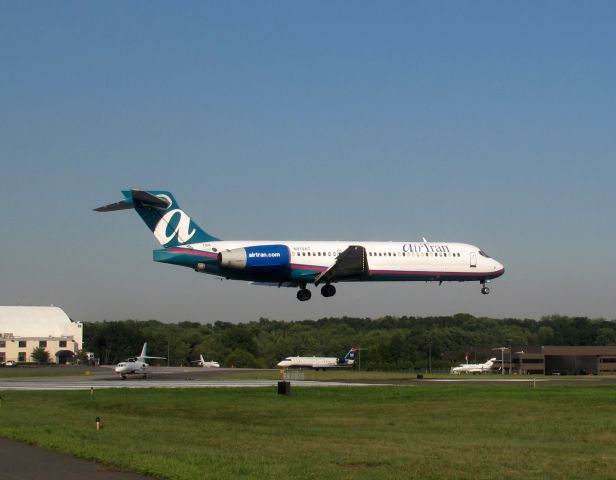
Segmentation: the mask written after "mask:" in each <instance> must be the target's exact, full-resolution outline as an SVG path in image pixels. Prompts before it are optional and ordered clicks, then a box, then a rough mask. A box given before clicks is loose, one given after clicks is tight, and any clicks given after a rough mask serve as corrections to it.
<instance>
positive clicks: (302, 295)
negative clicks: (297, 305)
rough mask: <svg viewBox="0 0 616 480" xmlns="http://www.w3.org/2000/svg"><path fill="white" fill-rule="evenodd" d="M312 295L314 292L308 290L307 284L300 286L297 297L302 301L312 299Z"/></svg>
mask: <svg viewBox="0 0 616 480" xmlns="http://www.w3.org/2000/svg"><path fill="white" fill-rule="evenodd" d="M310 297H312V293H310V290H308V289H307V288H306V286H305V285H304V286H302V288H300V289H299V290H298V292H297V299H298V300H299V301H300V302H305V301H307V300H310Z"/></svg>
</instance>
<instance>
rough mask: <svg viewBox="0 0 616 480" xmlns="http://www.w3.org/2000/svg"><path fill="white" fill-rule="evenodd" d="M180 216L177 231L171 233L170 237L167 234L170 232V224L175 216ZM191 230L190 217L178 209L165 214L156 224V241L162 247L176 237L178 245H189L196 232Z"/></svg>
mask: <svg viewBox="0 0 616 480" xmlns="http://www.w3.org/2000/svg"><path fill="white" fill-rule="evenodd" d="M176 215H179V216H180V219H179V220H178V223H177V225H176V226H175V229H174V230H173V231H172V232H171V234H170V235H168V234H167V231H168V230H169V228H168V227H169V224H170V223H171V221H172V219H173V217H174V216H176ZM189 230H190V217H189V216H188V215H187V214H186V212H184V211H182V210H180V209H179V208H176V209H174V210H171V211H169V212H167V213H165V214H164V215H163V216H162V217H161V219H160V221H159V222H158V223H157V224H156V228H155V229H154V236H155V237H156V240H158V241H159V242H160V243H161V245H167V244H168V243H169V242H171V240H173V239H174V238H175V237H176V235H177V238H176V242H177V243H188V241H189V240H190V239H191V238H192V237H193V235H194V234H195V232H196V230H195V229H194V228H193V229H192V230H191V231H189Z"/></svg>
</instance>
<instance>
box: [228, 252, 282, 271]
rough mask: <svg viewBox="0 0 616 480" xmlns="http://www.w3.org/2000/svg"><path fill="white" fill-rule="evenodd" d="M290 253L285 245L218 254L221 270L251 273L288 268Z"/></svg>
mask: <svg viewBox="0 0 616 480" xmlns="http://www.w3.org/2000/svg"><path fill="white" fill-rule="evenodd" d="M289 262H290V253H289V247H287V246H286V245H256V246H252V247H244V248H234V249H231V250H226V251H224V252H220V253H219V254H218V264H219V265H220V267H221V268H230V269H234V270H252V271H263V272H265V271H276V270H283V269H286V268H288V267H289Z"/></svg>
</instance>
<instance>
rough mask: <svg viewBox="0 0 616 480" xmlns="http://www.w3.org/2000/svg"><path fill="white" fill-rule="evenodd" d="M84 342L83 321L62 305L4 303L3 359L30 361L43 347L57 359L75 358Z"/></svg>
mask: <svg viewBox="0 0 616 480" xmlns="http://www.w3.org/2000/svg"><path fill="white" fill-rule="evenodd" d="M82 342H83V325H82V323H81V322H73V321H72V320H71V319H70V318H68V316H67V315H66V313H64V311H63V310H62V309H61V308H58V307H53V306H51V307H22V306H0V363H4V362H7V361H14V362H30V361H32V358H31V355H32V351H33V350H34V349H35V348H37V347H41V348H44V349H45V350H47V352H49V356H50V360H51V362H53V363H59V364H65V363H67V362H69V361H71V360H72V359H73V357H74V356H75V355H76V354H77V352H78V351H79V349H80V348H82Z"/></svg>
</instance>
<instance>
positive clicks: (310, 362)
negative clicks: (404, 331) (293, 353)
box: [277, 357, 354, 369]
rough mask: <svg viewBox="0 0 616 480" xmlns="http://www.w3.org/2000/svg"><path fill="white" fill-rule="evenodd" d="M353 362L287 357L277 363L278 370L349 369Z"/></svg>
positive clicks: (336, 359)
mask: <svg viewBox="0 0 616 480" xmlns="http://www.w3.org/2000/svg"><path fill="white" fill-rule="evenodd" d="M353 363H354V360H346V361H345V362H344V363H339V359H338V358H336V357H287V358H285V359H284V360H282V361H280V362H278V364H277V365H278V367H280V368H315V369H318V368H338V367H351V366H353Z"/></svg>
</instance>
